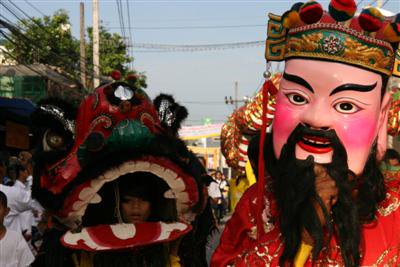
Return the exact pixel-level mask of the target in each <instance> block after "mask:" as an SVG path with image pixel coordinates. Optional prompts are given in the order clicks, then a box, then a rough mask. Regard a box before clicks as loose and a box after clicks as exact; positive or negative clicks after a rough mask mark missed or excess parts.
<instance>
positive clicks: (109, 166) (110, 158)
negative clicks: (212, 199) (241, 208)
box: [32, 75, 212, 266]
mask: <svg viewBox="0 0 400 267" xmlns="http://www.w3.org/2000/svg"><path fill="white" fill-rule="evenodd" d="M131 76H132V75H131ZM186 116H187V111H186V109H185V108H184V107H182V106H180V105H179V104H177V103H175V102H174V99H173V98H172V97H171V96H168V95H160V96H158V97H157V98H156V99H155V101H154V103H153V102H152V101H151V100H150V99H149V97H148V96H147V95H146V93H145V92H144V91H143V90H141V89H139V88H138V87H137V86H135V77H134V76H132V77H129V76H128V77H127V78H126V80H125V81H116V82H112V83H108V84H105V85H102V86H100V87H99V88H97V89H96V90H95V91H94V92H93V93H92V94H90V95H88V96H87V97H86V98H85V99H84V100H83V101H82V103H81V104H80V106H79V108H78V109H75V108H74V107H73V106H72V105H71V104H69V103H66V102H64V101H62V100H59V99H47V100H43V101H42V102H40V103H39V105H38V107H37V110H36V111H35V113H34V114H33V116H32V119H33V124H34V126H35V127H36V131H37V133H36V134H37V135H38V136H40V137H41V142H40V146H39V148H38V149H37V152H36V154H35V168H34V184H33V196H34V197H35V198H36V199H38V200H39V201H40V203H41V204H42V205H43V206H44V207H45V208H46V209H47V211H48V214H49V215H50V216H49V217H50V218H51V219H50V220H49V225H50V226H49V229H48V230H47V233H46V235H45V239H44V244H43V249H44V251H45V256H44V262H45V265H46V266H70V265H68V264H70V262H69V260H68V259H67V260H66V258H69V256H70V255H72V254H74V253H75V254H76V253H77V252H79V251H86V252H89V254H91V255H92V256H93V255H94V256H93V257H94V260H93V261H94V262H95V264H94V265H95V266H107V264H106V263H105V262H107V261H110V263H109V264H111V265H109V266H140V265H141V264H143V262H140V261H139V262H136V263H135V264H136V265H135V264H133V263H130V262H134V261H135V260H134V259H133V260H132V257H133V258H135V257H136V258H138V257H139V258H140V257H142V258H143V257H145V256H143V255H142V254H143V253H145V252H143V251H146V248H148V247H154V246H155V247H157V246H161V245H159V244H166V243H168V242H172V241H173V240H176V239H179V240H181V242H180V248H181V249H179V256H180V258H181V261H182V262H183V263H185V262H191V264H190V266H196V265H198V266H203V265H204V261H205V242H206V237H207V235H208V233H209V230H210V229H211V227H212V221H211V216H209V213H207V212H209V209H208V207H207V208H205V207H206V199H207V195H206V193H205V192H206V190H205V186H204V185H203V182H202V180H201V178H202V175H204V174H205V170H204V169H203V168H202V166H201V164H200V163H199V162H198V161H197V159H196V157H195V156H194V155H193V154H192V153H190V152H189V151H188V150H187V148H186V146H185V144H184V143H183V142H182V141H181V140H180V139H179V138H178V137H177V130H178V129H179V127H180V123H181V122H182V120H183V119H185V118H186ZM135 180H136V181H135ZM130 187H131V188H130ZM138 188H139V189H138ZM140 188H142V189H143V188H145V189H146V190H147V191H145V192H139V195H140V194H141V197H142V198H144V199H146V200H148V201H149V202H150V203H151V211H150V214H149V215H148V216H146V218H145V219H144V220H141V221H140V220H139V221H138V220H135V218H136V217H138V216H139V215H135V214H133V215H128V217H129V216H131V217H132V216H133V217H132V218H133V219H132V220H129V218H128V219H127V216H124V214H123V211H122V209H121V206H122V202H123V201H124V199H123V198H122V196H123V194H124V192H130V191H132V192H134V191H135V190H136V189H137V190H139V191H140ZM135 216H136V217H135ZM189 248H190V249H189ZM120 251H122V252H121V253H122V254H118V253H117V252H120ZM124 253H125V254H124ZM153 253H156V254H157V252H155V251H153ZM126 254H127V255H129V256H127V259H126V261H125V262H124V260H123V259H122V258H123V256H121V255H126ZM150 254H151V250H150ZM158 254H160V253H158ZM111 255H114V257H112V256H111ZM115 255H117V256H115ZM132 255H137V256H132ZM108 256H109V257H111V260H110V259H107V257H108ZM157 257H158V258H159V257H160V255H158V256H157V255H153V257H151V255H150V256H149V257H148V258H147V259H145V260H144V261H145V262H146V264H150V265H149V266H158V265H157V264H155V263H154V262H153V261H154V258H157ZM96 258H98V259H97V262H98V264H97V265H96ZM189 259H190V260H189ZM118 262H119V263H118ZM118 264H119V265H118ZM152 264H153V265H152ZM154 264H155V265H154ZM192 264H193V265H192ZM160 266H162V264H161V265H160ZM164 266H165V265H164Z"/></svg>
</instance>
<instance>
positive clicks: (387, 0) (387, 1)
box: [381, 0, 389, 8]
mask: <svg viewBox="0 0 400 267" xmlns="http://www.w3.org/2000/svg"><path fill="white" fill-rule="evenodd" d="M387 3H389V0H386V1H385V2H384V3H383V4H382V6H381V8H383V7H384V6H385V5H386V4H387Z"/></svg>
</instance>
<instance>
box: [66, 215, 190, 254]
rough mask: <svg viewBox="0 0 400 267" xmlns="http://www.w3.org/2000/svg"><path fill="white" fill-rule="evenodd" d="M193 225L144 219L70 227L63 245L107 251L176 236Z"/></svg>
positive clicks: (165, 240) (171, 238) (162, 240)
mask: <svg viewBox="0 0 400 267" xmlns="http://www.w3.org/2000/svg"><path fill="white" fill-rule="evenodd" d="M191 229H192V226H191V225H190V224H187V223H183V222H174V223H164V222H143V223H124V224H113V225H97V226H92V227H85V228H83V229H81V230H80V231H79V232H77V233H75V232H72V231H68V232H67V233H66V234H64V235H63V236H62V238H61V242H62V244H63V245H64V246H66V247H69V248H72V249H80V250H86V251H106V250H119V249H127V248H136V247H142V246H146V245H150V244H156V243H162V242H167V241H171V240H175V239H177V238H179V237H181V236H183V235H185V234H186V233H187V232H189V231H190V230H191Z"/></svg>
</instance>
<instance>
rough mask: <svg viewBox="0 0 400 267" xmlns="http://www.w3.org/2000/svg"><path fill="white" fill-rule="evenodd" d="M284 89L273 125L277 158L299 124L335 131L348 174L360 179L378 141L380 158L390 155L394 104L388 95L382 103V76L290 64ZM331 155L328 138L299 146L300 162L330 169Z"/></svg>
mask: <svg viewBox="0 0 400 267" xmlns="http://www.w3.org/2000/svg"><path fill="white" fill-rule="evenodd" d="M280 88H281V90H280V91H279V93H278V96H277V104H276V110H275V118H274V122H273V143H274V151H275V155H276V157H279V156H280V153H281V150H282V147H283V146H284V144H286V142H287V139H288V137H289V136H290V134H291V133H292V132H293V130H294V129H295V128H296V126H297V125H298V124H299V123H301V124H303V125H306V126H307V127H310V128H312V129H317V130H327V129H333V130H335V132H336V134H337V135H338V137H339V139H340V141H341V142H342V144H343V145H344V147H345V149H346V152H347V155H348V165H349V168H350V170H352V171H353V172H354V173H356V174H360V173H361V172H362V171H363V169H364V166H365V163H366V161H367V159H368V156H369V153H370V150H371V147H372V146H373V144H374V142H375V140H378V143H379V144H383V145H381V146H378V149H380V153H382V150H383V151H384V150H386V143H385V141H386V139H385V138H386V127H387V111H388V108H389V106H390V100H391V98H390V95H389V94H387V95H385V97H384V98H383V100H381V99H382V98H381V88H382V78H381V76H380V75H379V74H377V73H374V72H371V71H367V70H364V69H361V68H358V67H354V66H349V65H346V64H342V63H335V62H327V61H320V60H305V59H291V60H288V61H287V62H286V66H285V74H284V76H283V78H282V81H281V84H280ZM385 118H386V121H385ZM332 154H333V149H332V147H331V146H329V140H326V139H324V138H318V137H316V136H307V137H304V138H303V139H302V140H301V141H299V142H298V143H297V144H296V158H298V159H306V158H307V157H308V156H309V155H312V156H313V157H314V159H315V161H316V162H318V163H329V162H331V160H332Z"/></svg>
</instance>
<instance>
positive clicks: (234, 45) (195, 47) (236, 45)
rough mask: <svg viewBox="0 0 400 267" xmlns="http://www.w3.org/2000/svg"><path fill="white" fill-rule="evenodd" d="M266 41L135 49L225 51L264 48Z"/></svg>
mask: <svg viewBox="0 0 400 267" xmlns="http://www.w3.org/2000/svg"><path fill="white" fill-rule="evenodd" d="M264 45H265V41H264V40H263V41H251V42H237V43H222V44H205V45H170V44H148V43H134V44H133V47H135V48H143V49H156V50H157V49H158V50H166V51H173V52H195V51H209V50H225V49H236V48H247V47H253V46H264Z"/></svg>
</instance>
